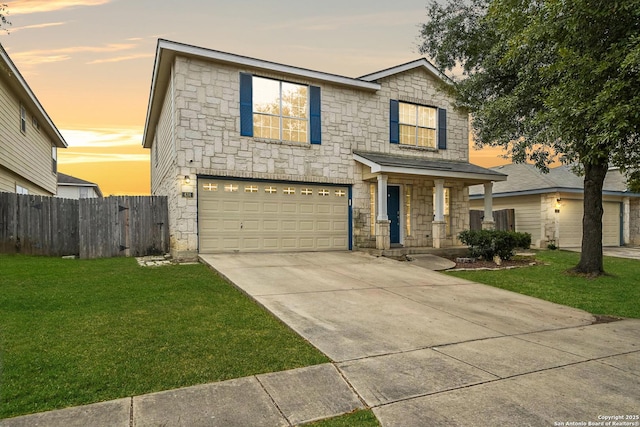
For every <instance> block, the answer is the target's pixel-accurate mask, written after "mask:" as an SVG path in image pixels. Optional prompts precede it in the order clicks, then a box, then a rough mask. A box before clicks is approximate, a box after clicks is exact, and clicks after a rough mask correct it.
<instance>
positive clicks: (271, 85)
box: [253, 77, 280, 114]
mask: <svg viewBox="0 0 640 427" xmlns="http://www.w3.org/2000/svg"><path fill="white" fill-rule="evenodd" d="M253 111H254V112H258V113H268V114H280V82H279V81H277V80H270V79H263V78H261V77H254V78H253Z"/></svg>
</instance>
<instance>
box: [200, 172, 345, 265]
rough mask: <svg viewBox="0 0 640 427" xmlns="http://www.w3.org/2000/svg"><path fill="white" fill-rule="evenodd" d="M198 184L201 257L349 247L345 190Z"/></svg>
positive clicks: (222, 182)
mask: <svg viewBox="0 0 640 427" xmlns="http://www.w3.org/2000/svg"><path fill="white" fill-rule="evenodd" d="M198 184H199V189H200V191H198V231H199V242H200V252H202V253H207V252H219V251H238V250H240V251H242V250H246V251H294V250H345V249H349V248H348V242H349V238H348V233H349V224H348V214H349V207H348V202H349V201H348V197H346V195H347V194H348V188H347V187H331V186H322V185H304V184H302V185H298V184H293V183H292V184H282V183H270V182H266V183H264V182H255V181H234V182H229V180H224V179H210V180H206V179H204V180H203V179H200V180H199V182H198ZM209 189H210V190H209ZM214 189H217V190H214Z"/></svg>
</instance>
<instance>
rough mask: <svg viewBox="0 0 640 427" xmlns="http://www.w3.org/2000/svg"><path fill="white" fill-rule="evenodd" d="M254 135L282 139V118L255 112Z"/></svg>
mask: <svg viewBox="0 0 640 427" xmlns="http://www.w3.org/2000/svg"><path fill="white" fill-rule="evenodd" d="M253 136H255V137H257V138H268V139H280V118H279V117H276V116H265V115H263V114H254V115H253Z"/></svg>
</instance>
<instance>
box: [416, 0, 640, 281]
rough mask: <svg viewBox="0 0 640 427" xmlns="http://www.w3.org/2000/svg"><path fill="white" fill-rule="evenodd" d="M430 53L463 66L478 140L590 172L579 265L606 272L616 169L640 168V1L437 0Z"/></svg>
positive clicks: (425, 34)
mask: <svg viewBox="0 0 640 427" xmlns="http://www.w3.org/2000/svg"><path fill="white" fill-rule="evenodd" d="M427 16H428V21H427V23H426V24H424V25H423V26H422V30H421V47H420V50H421V53H426V54H427V55H429V56H430V57H431V59H432V60H433V61H434V62H435V64H436V66H438V67H440V68H441V69H445V70H449V71H451V70H454V74H455V73H456V72H457V74H458V75H459V76H460V77H459V78H457V79H456V80H457V82H456V85H454V86H453V87H451V88H450V89H449V90H451V91H452V93H453V95H454V97H455V98H456V100H457V104H458V106H459V107H461V108H465V109H466V110H468V111H469V112H470V113H471V114H472V117H473V121H472V126H473V131H474V137H475V142H476V145H477V146H478V147H482V146H483V145H489V146H496V147H504V148H506V149H507V152H508V155H509V156H511V157H512V159H513V161H515V162H525V161H528V162H533V163H535V164H536V166H538V167H539V168H541V169H542V170H543V171H547V170H548V165H549V163H550V162H552V161H553V160H554V159H556V158H559V159H560V160H561V161H562V162H564V163H567V164H573V165H576V166H578V167H579V168H580V169H582V171H583V172H584V217H583V224H582V225H583V237H582V253H581V257H580V262H579V264H578V265H577V266H576V267H575V268H574V270H575V271H576V272H579V273H585V274H589V275H599V274H602V273H603V272H604V268H603V259H602V258H603V257H602V214H603V209H602V186H603V182H604V178H605V176H606V173H607V170H608V168H609V166H611V165H613V166H618V167H621V168H622V170H623V171H628V172H634V171H637V170H640V168H639V166H640V144H639V142H640V137H639V135H640V0H447V3H446V4H443V1H442V0H440V1H435V0H431V2H430V4H429V6H428V8H427Z"/></svg>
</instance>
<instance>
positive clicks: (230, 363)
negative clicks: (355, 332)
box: [0, 255, 329, 418]
mask: <svg viewBox="0 0 640 427" xmlns="http://www.w3.org/2000/svg"><path fill="white" fill-rule="evenodd" d="M328 361H329V360H328V359H327V358H326V357H325V356H324V355H323V354H321V353H320V352H319V351H317V350H316V349H315V348H314V347H312V346H311V345H309V344H308V343H307V342H306V341H305V340H303V339H302V338H301V337H299V336H298V335H297V334H295V333H294V332H292V331H291V330H290V329H289V328H288V327H286V326H284V325H283V324H282V323H281V322H280V321H278V320H276V319H275V318H274V317H272V316H271V315H270V314H268V313H267V312H266V311H265V310H263V309H262V308H260V307H259V306H258V305H256V304H255V303H253V302H252V301H250V300H249V299H248V298H247V297H246V296H245V295H243V294H242V293H241V292H239V291H238V290H236V289H235V288H233V287H232V286H231V285H229V284H228V283H226V282H224V281H223V280H222V279H220V278H219V277H218V276H216V275H215V274H214V273H213V272H212V271H211V270H209V269H208V268H207V267H205V266H204V265H172V266H166V267H157V268H149V267H139V266H138V265H137V263H136V261H135V259H132V258H111V259H99V260H64V259H59V258H44V257H29V256H7V255H0V418H6V417H12V416H17V415H22V414H27V413H33V412H40V411H46V410H51V409H57V408H63V407H68V406H76V405H82V404H87V403H92V402H98V401H104V400H110V399H115V398H120V397H125V396H133V395H140V394H144V393H150V392H155V391H160V390H167V389H173V388H178V387H184V386H190V385H195V384H201V383H208V382H213V381H222V380H226V379H230V378H239V377H245V376H248V375H254V374H259V373H265V372H274V371H282V370H286V369H292V368H298V367H303V366H309V365H314V364H319V363H325V362H328Z"/></svg>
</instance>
